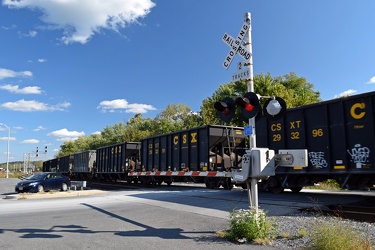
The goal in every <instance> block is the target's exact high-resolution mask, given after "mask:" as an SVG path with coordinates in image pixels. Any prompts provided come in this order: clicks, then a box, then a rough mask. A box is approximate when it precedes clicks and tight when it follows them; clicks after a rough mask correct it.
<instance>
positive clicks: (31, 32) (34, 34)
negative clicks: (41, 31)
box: [18, 30, 38, 37]
mask: <svg viewBox="0 0 375 250" xmlns="http://www.w3.org/2000/svg"><path fill="white" fill-rule="evenodd" d="M18 34H19V35H20V36H21V37H36V35H37V34H38V32H37V31H35V30H32V31H29V33H21V32H18Z"/></svg>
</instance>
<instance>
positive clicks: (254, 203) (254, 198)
mask: <svg viewBox="0 0 375 250" xmlns="http://www.w3.org/2000/svg"><path fill="white" fill-rule="evenodd" d="M245 21H246V22H248V23H249V31H248V32H247V39H246V40H245V45H246V49H247V50H248V51H249V52H250V55H251V56H250V58H249V60H248V62H247V64H248V65H247V66H248V67H249V72H250V74H249V79H247V90H248V92H254V73H253V49H252V40H251V13H250V12H247V13H245ZM249 126H250V127H252V134H251V135H249V139H250V150H251V149H252V148H255V147H256V132H255V118H250V119H249ZM246 182H247V183H246V184H247V187H248V188H249V187H250V191H248V193H249V200H250V201H251V202H250V207H254V208H255V210H256V211H258V180H257V179H254V178H252V179H251V182H250V180H249V179H247V180H246ZM249 182H250V183H249ZM249 184H251V185H249Z"/></svg>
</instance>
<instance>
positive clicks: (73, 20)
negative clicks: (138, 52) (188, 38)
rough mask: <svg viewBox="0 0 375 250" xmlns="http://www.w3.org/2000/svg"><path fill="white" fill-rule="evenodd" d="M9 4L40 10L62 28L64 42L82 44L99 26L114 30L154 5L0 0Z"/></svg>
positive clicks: (142, 0)
mask: <svg viewBox="0 0 375 250" xmlns="http://www.w3.org/2000/svg"><path fill="white" fill-rule="evenodd" d="M3 5H7V6H9V7H12V8H30V9H32V10H34V9H37V10H40V11H42V12H43V15H42V16H41V20H42V21H43V22H45V23H46V24H48V25H53V26H55V28H57V29H63V30H64V36H63V37H62V38H61V40H62V41H63V42H64V43H65V44H69V43H74V42H79V43H82V44H85V43H86V42H88V40H89V39H90V38H91V37H92V36H93V35H94V33H98V32H99V31H100V30H101V29H110V30H114V31H116V32H118V31H119V29H120V28H124V27H125V26H126V25H128V24H130V23H136V22H137V19H139V18H144V17H145V16H146V15H147V14H149V13H150V10H151V8H153V7H154V6H155V3H153V2H152V1H151V0H126V1H124V0H105V1H93V0H69V1H66V0H65V1H62V0H49V1H45V0H17V1H14V0H3Z"/></svg>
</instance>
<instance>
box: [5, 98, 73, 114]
mask: <svg viewBox="0 0 375 250" xmlns="http://www.w3.org/2000/svg"><path fill="white" fill-rule="evenodd" d="M69 106H70V103H68V102H64V103H59V104H57V105H49V104H46V103H43V102H38V101H25V100H24V99H22V100H19V101H16V102H6V103H3V104H0V108H2V109H9V110H13V111H22V112H34V111H64V110H65V109H66V108H67V107H69Z"/></svg>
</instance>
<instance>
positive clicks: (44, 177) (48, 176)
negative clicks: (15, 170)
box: [15, 172, 70, 193]
mask: <svg viewBox="0 0 375 250" xmlns="http://www.w3.org/2000/svg"><path fill="white" fill-rule="evenodd" d="M68 189H70V178H69V177H67V176H64V175H62V174H60V173H56V172H40V173H35V174H33V175H31V176H29V177H27V178H26V179H24V180H22V181H20V182H19V183H17V185H16V187H15V190H16V192H18V193H23V192H29V193H37V192H43V191H49V190H61V191H67V190H68Z"/></svg>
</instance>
